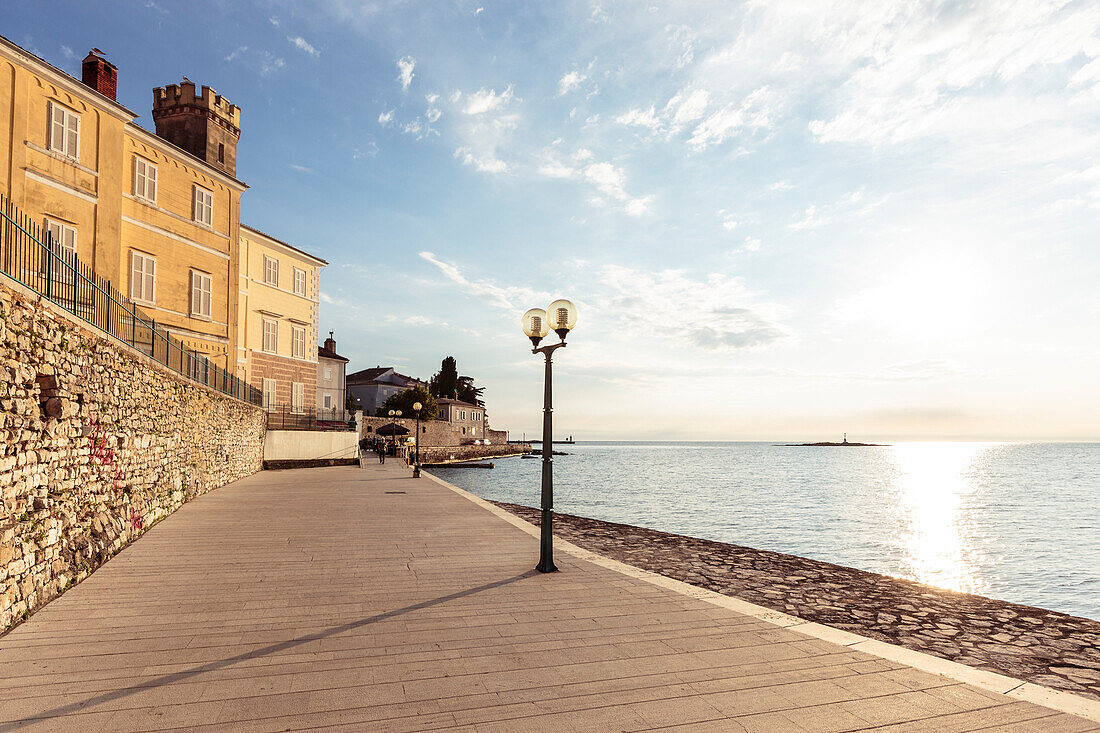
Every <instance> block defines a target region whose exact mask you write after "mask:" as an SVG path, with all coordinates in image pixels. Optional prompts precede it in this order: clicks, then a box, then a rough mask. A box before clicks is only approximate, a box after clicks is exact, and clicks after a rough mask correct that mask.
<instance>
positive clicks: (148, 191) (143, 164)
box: [134, 155, 157, 204]
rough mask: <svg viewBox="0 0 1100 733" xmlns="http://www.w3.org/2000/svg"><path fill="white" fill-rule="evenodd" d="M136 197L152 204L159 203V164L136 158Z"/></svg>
mask: <svg viewBox="0 0 1100 733" xmlns="http://www.w3.org/2000/svg"><path fill="white" fill-rule="evenodd" d="M134 195H135V196H137V197H138V198H140V199H144V200H146V201H148V202H149V203H151V204H155V203H156V202H157V164H156V163H153V162H152V161H149V160H146V159H145V158H143V157H141V156H140V155H135V156H134Z"/></svg>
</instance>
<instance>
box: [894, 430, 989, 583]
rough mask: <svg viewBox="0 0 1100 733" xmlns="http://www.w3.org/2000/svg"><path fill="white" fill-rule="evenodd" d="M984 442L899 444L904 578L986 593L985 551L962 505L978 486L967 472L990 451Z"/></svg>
mask: <svg viewBox="0 0 1100 733" xmlns="http://www.w3.org/2000/svg"><path fill="white" fill-rule="evenodd" d="M985 447H986V446H985V444H981V443H909V444H905V443H902V444H899V445H895V446H894V448H893V458H894V461H895V463H896V465H897V475H896V479H895V487H894V488H895V489H896V491H897V496H898V502H899V509H900V520H901V523H902V525H903V526H902V532H901V537H900V540H901V543H902V566H903V573H902V574H903V575H905V576H906V577H911V578H913V579H915V580H917V581H918V582H921V583H926V584H928V585H935V586H938V587H940V588H947V589H950V590H956V591H963V592H966V593H982V592H983V591H984V590H985V582H984V581H983V579H982V576H981V571H980V568H981V564H982V563H981V560H982V557H981V552H980V550H979V549H978V548H977V547H976V546H975V544H974V542H973V539H974V538H973V534H974V529H975V528H974V527H973V526H971V524H970V523H969V522H967V521H966V520H965V519H964V513H963V511H962V509H963V508H964V507H963V503H964V502H965V501H966V498H967V496H968V495H970V494H971V493H973V491H974V486H973V484H972V483H971V482H970V480H969V479H968V476H967V473H968V471H969V470H970V469H971V468H972V466H973V465H974V462H975V459H976V458H977V457H978V455H979V454H980V453H981V452H982V451H983V449H984V448H985Z"/></svg>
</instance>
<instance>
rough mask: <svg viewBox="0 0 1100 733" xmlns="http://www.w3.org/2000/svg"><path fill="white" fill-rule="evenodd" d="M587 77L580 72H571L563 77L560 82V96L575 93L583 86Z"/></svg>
mask: <svg viewBox="0 0 1100 733" xmlns="http://www.w3.org/2000/svg"><path fill="white" fill-rule="evenodd" d="M585 78H586V77H585V75H584V74H582V73H580V72H579V71H570V72H568V73H566V74H564V75H562V77H561V79H559V80H558V94H559V95H565V94H568V93H569V92H571V91H573V90H574V89H576V88H577V87H579V86H580V85H581V82H582V81H584V80H585Z"/></svg>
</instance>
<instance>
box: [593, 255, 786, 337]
mask: <svg viewBox="0 0 1100 733" xmlns="http://www.w3.org/2000/svg"><path fill="white" fill-rule="evenodd" d="M599 281H600V283H601V284H602V285H603V286H604V287H606V288H607V289H609V291H610V293H611V294H610V295H609V296H607V297H605V298H601V301H600V306H601V310H602V311H604V315H605V316H606V317H607V318H608V319H610V320H613V321H614V322H615V323H617V324H620V325H619V326H618V328H619V329H621V330H622V331H623V332H627V333H629V332H632V331H633V330H635V329H636V328H637V324H639V323H646V324H649V325H648V326H647V327H648V328H652V329H653V330H654V331H656V332H657V333H659V334H661V335H662V336H665V337H668V338H671V339H674V340H676V341H681V342H684V343H687V344H690V345H692V346H694V347H696V348H699V349H702V350H704V351H731V350H736V349H747V348H753V347H760V346H766V345H768V344H773V343H776V342H778V341H781V340H783V339H785V338H787V337H788V336H789V335H790V334H789V332H788V330H787V328H786V327H785V326H783V325H782V324H781V323H779V321H778V320H777V317H776V314H775V311H776V310H777V309H776V308H775V307H774V306H770V305H767V304H759V303H757V302H756V301H755V298H754V297H753V295H752V294H751V293H750V292H749V291H748V289H747V288H746V287H745V285H744V282H743V281H742V280H741V279H740V278H736V277H729V276H726V275H722V274H720V273H714V274H711V275H709V276H708V277H706V279H704V280H696V279H693V278H692V277H690V276H689V275H688V274H687V273H686V272H685V271H683V270H663V271H659V272H646V271H643V270H637V269H633V268H629V267H622V266H618V265H612V266H607V267H605V268H603V270H602V271H601V273H600V276H599ZM655 314H660V318H654V315H655ZM612 328H615V326H612Z"/></svg>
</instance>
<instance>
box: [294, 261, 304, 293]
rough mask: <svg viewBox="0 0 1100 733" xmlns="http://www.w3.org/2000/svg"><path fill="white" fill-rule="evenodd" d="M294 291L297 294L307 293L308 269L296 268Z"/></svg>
mask: <svg viewBox="0 0 1100 733" xmlns="http://www.w3.org/2000/svg"><path fill="white" fill-rule="evenodd" d="M294 293H295V294H296V295H305V294H306V271H305V270H299V269H298V268H297V267H295V268H294Z"/></svg>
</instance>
